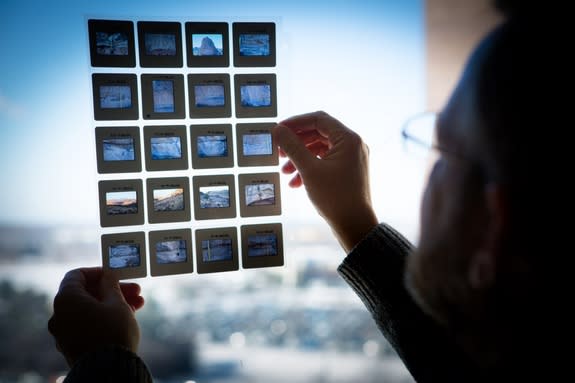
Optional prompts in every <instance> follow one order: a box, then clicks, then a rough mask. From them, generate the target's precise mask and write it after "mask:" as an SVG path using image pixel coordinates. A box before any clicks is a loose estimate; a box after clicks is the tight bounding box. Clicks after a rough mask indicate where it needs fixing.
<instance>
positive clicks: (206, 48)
mask: <svg viewBox="0 0 575 383" xmlns="http://www.w3.org/2000/svg"><path fill="white" fill-rule="evenodd" d="M192 46H193V48H192V52H193V55H194V56H222V55H223V54H224V44H223V36H222V35H221V34H203V33H202V34H196V33H194V34H192Z"/></svg>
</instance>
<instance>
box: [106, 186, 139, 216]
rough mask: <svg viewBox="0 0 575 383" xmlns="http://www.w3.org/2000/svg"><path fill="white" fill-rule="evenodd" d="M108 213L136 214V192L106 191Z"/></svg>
mask: <svg viewBox="0 0 575 383" xmlns="http://www.w3.org/2000/svg"><path fill="white" fill-rule="evenodd" d="M106 212H107V213H108V215H122V214H137V213H138V194H137V193H136V192H135V191H124V192H108V193H106Z"/></svg>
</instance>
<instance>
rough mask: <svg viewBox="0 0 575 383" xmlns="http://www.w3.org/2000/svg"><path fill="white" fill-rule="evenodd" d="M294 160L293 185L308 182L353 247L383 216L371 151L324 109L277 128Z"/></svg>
mask: <svg viewBox="0 0 575 383" xmlns="http://www.w3.org/2000/svg"><path fill="white" fill-rule="evenodd" d="M274 138H275V141H276V143H277V144H278V145H279V147H280V155H282V156H284V157H285V156H287V157H288V158H289V161H288V162H287V163H286V164H285V165H284V166H283V168H282V171H283V172H284V173H286V174H294V177H293V178H292V180H291V181H290V186H292V187H299V186H302V185H304V186H305V189H306V191H307V194H308V196H309V198H310V200H311V202H312V203H313V204H314V206H315V207H316V209H317V211H318V212H319V214H320V215H321V216H322V217H324V219H325V220H326V221H327V223H328V224H329V225H330V226H331V228H332V230H333V231H334V233H335V235H336V236H337V238H338V240H339V242H340V244H341V245H342V247H343V248H344V249H345V250H346V251H348V252H349V251H350V250H351V249H352V248H353V247H354V246H355V245H356V244H357V243H358V242H359V241H360V240H361V239H362V238H363V237H364V236H365V235H366V234H367V233H368V232H369V231H370V230H371V229H372V228H373V227H374V226H375V225H377V223H378V220H377V217H376V215H375V212H374V211H373V207H372V203H371V195H370V187H369V165H368V162H369V161H368V160H369V150H368V148H367V145H365V143H364V142H363V141H362V139H361V137H360V136H359V135H358V134H356V133H355V132H353V131H352V130H350V129H348V128H347V127H346V126H345V125H343V124H342V123H341V122H339V121H338V120H336V119H335V118H333V117H331V116H330V115H328V114H326V113H324V112H315V113H309V114H304V115H300V116H295V117H291V118H289V119H287V120H284V121H282V122H280V124H279V125H278V126H276V127H275V128H274Z"/></svg>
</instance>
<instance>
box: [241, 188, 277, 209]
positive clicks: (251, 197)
mask: <svg viewBox="0 0 575 383" xmlns="http://www.w3.org/2000/svg"><path fill="white" fill-rule="evenodd" d="M275 203H276V195H275V192H274V184H255V185H246V205H247V206H268V205H275Z"/></svg>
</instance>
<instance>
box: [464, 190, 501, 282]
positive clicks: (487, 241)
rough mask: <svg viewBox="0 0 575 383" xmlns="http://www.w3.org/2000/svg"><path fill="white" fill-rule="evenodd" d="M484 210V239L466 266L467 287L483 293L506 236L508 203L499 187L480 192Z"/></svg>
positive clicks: (492, 278)
mask: <svg viewBox="0 0 575 383" xmlns="http://www.w3.org/2000/svg"><path fill="white" fill-rule="evenodd" d="M483 194H484V200H485V209H486V215H487V217H486V221H485V222H486V225H485V228H484V229H485V235H484V237H483V240H482V242H481V243H479V248H478V250H477V251H476V252H475V254H473V255H472V256H471V260H470V263H469V270H468V271H469V275H468V279H469V284H470V286H471V288H473V289H486V288H489V287H491V286H493V284H494V283H495V276H496V275H497V271H498V270H497V268H498V267H499V266H500V264H501V263H500V261H501V257H502V255H503V254H502V251H503V250H502V243H503V242H504V238H505V236H506V232H507V225H508V209H509V206H508V203H507V197H506V193H505V190H504V188H503V186H502V185H500V184H494V183H491V184H487V185H485V189H484V191H483Z"/></svg>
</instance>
